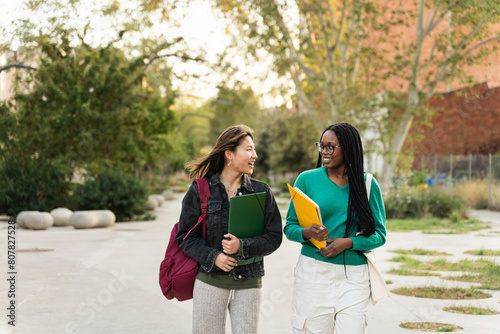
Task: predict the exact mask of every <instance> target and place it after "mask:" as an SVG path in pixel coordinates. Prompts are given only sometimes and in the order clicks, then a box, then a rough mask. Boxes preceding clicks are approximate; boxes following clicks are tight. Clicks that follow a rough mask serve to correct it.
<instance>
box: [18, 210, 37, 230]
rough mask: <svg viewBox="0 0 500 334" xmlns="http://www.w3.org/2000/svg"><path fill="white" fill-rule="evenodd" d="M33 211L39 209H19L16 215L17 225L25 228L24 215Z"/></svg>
mask: <svg viewBox="0 0 500 334" xmlns="http://www.w3.org/2000/svg"><path fill="white" fill-rule="evenodd" d="M33 212H39V211H21V212H19V214H18V215H17V217H16V222H17V225H19V226H21V227H22V228H26V224H25V219H26V215H27V214H28V213H33Z"/></svg>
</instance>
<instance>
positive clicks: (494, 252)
mask: <svg viewBox="0 0 500 334" xmlns="http://www.w3.org/2000/svg"><path fill="white" fill-rule="evenodd" d="M464 254H471V255H479V256H500V250H492V249H476V250H469V251H465V252H464Z"/></svg>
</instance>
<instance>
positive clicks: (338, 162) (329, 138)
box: [321, 130, 345, 171]
mask: <svg viewBox="0 0 500 334" xmlns="http://www.w3.org/2000/svg"><path fill="white" fill-rule="evenodd" d="M321 144H322V145H323V146H328V145H331V146H337V145H340V143H339V140H338V139H337V135H335V132H333V131H331V130H328V131H326V132H325V133H324V134H323V137H321ZM321 156H322V158H323V165H324V166H325V167H326V168H328V169H342V171H343V169H344V168H345V162H344V153H343V151H342V148H341V147H340V146H338V147H336V148H335V150H334V151H333V153H332V154H330V153H328V152H327V151H326V149H324V150H323V151H322V152H321Z"/></svg>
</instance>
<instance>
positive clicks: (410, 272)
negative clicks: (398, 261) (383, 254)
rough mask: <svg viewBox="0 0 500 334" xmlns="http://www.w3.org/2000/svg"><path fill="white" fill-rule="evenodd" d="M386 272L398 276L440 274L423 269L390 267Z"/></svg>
mask: <svg viewBox="0 0 500 334" xmlns="http://www.w3.org/2000/svg"><path fill="white" fill-rule="evenodd" d="M388 273H389V274H394V275H400V276H441V274H438V273H431V272H429V271H423V270H411V269H407V268H392V269H391V270H389V271H388Z"/></svg>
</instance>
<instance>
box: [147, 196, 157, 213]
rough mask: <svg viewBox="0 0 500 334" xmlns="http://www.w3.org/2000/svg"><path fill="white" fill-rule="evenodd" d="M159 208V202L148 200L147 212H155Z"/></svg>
mask: <svg viewBox="0 0 500 334" xmlns="http://www.w3.org/2000/svg"><path fill="white" fill-rule="evenodd" d="M157 207H158V201H157V200H156V199H153V198H148V202H147V203H146V210H148V211H153V210H154V209H156V208H157Z"/></svg>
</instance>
